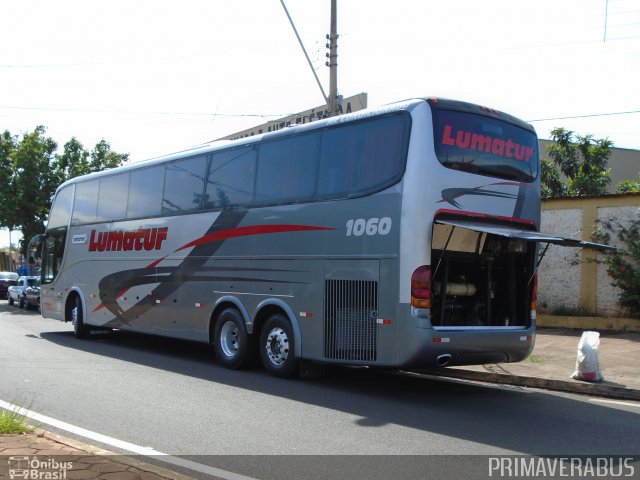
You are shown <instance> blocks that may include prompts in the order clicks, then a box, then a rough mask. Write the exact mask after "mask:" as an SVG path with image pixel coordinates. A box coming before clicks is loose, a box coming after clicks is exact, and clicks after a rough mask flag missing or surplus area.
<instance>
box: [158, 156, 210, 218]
mask: <svg viewBox="0 0 640 480" xmlns="http://www.w3.org/2000/svg"><path fill="white" fill-rule="evenodd" d="M206 169H207V157H206V156H204V155H203V156H200V157H195V158H188V159H186V160H181V161H178V162H173V163H169V164H167V167H166V173H165V177H164V194H163V197H162V211H163V212H164V213H177V212H188V211H190V210H199V209H201V208H202V196H203V194H204V176H205V172H206Z"/></svg>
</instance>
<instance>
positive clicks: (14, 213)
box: [0, 126, 129, 254]
mask: <svg viewBox="0 0 640 480" xmlns="http://www.w3.org/2000/svg"><path fill="white" fill-rule="evenodd" d="M57 150H58V145H57V143H56V142H55V141H54V140H53V139H52V138H50V137H48V136H47V135H46V128H45V127H43V126H38V127H36V128H35V130H34V131H33V132H30V133H25V134H24V135H23V137H22V138H21V139H18V137H13V136H11V134H10V133H9V132H8V131H6V132H4V134H2V135H1V136H0V226H4V227H10V228H16V229H19V230H21V232H22V237H23V240H22V244H21V249H22V251H23V253H25V254H26V249H27V245H28V242H29V239H31V237H32V236H33V235H36V234H38V233H42V232H43V231H44V226H45V223H46V220H47V215H48V214H49V208H50V206H51V200H52V199H53V195H54V194H55V191H56V188H58V186H59V185H60V184H61V183H63V182H65V181H67V180H69V179H71V178H73V177H76V176H78V175H85V174H87V173H91V172H95V171H100V170H104V169H107V168H113V167H117V166H119V165H122V164H123V163H124V162H125V161H126V160H127V159H128V157H129V156H128V154H121V153H117V152H114V151H112V150H111V145H109V143H108V142H107V141H106V140H104V139H103V140H101V141H100V142H99V143H98V144H97V145H96V146H95V148H94V149H93V150H91V151H87V150H86V149H85V148H84V146H83V145H82V143H80V142H79V141H78V140H77V139H76V138H75V137H73V138H72V139H71V140H69V141H68V142H67V143H66V144H65V145H64V147H63V150H62V153H60V154H58V153H56V152H57Z"/></svg>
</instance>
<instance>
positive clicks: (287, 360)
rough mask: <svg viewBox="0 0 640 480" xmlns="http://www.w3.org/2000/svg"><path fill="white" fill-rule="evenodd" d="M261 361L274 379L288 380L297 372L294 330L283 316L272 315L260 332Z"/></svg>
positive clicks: (278, 314)
mask: <svg viewBox="0 0 640 480" xmlns="http://www.w3.org/2000/svg"><path fill="white" fill-rule="evenodd" d="M259 350H260V359H261V360H262V364H263V365H264V368H265V370H266V371H267V372H268V373H269V374H270V375H273V376H274V377H281V378H288V377H291V376H293V375H294V374H295V373H296V371H297V366H298V359H297V358H296V355H295V348H294V338H293V329H292V328H291V323H290V322H289V320H288V319H287V318H286V317H285V316H284V315H282V314H280V313H276V314H274V315H271V316H270V317H269V318H268V319H267V321H266V322H265V324H264V326H263V327H262V330H261V331H260V348H259Z"/></svg>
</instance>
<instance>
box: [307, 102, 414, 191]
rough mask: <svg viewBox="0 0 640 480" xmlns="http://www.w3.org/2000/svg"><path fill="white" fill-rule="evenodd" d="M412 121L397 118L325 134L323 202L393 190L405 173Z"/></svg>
mask: <svg viewBox="0 0 640 480" xmlns="http://www.w3.org/2000/svg"><path fill="white" fill-rule="evenodd" d="M409 126H410V120H409V117H408V116H407V115H404V114H403V115H393V116H387V117H383V118H379V119H375V120H369V121H365V122H360V123H356V124H353V125H348V126H343V127H340V128H333V129H329V130H326V131H324V132H323V133H322V144H321V147H320V167H319V172H318V197H319V198H344V197H347V196H357V195H364V194H367V193H372V192H373V191H375V190H378V189H381V188H384V187H386V186H390V185H392V184H393V183H395V182H396V181H398V180H399V179H400V177H401V176H402V173H403V171H404V165H405V159H406V152H407V145H408V142H409Z"/></svg>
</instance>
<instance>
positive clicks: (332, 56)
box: [326, 0, 340, 116]
mask: <svg viewBox="0 0 640 480" xmlns="http://www.w3.org/2000/svg"><path fill="white" fill-rule="evenodd" d="M337 2H338V0H331V29H330V33H329V35H327V40H329V43H327V45H326V46H327V48H328V49H329V53H327V58H328V59H329V60H328V61H327V63H326V65H327V67H329V114H330V115H331V116H334V115H339V114H340V110H339V102H338V13H337V10H338V8H337Z"/></svg>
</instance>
